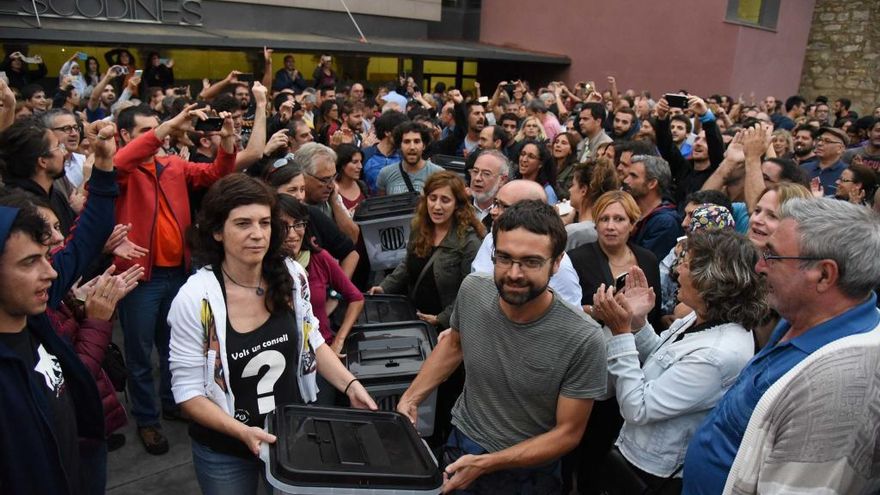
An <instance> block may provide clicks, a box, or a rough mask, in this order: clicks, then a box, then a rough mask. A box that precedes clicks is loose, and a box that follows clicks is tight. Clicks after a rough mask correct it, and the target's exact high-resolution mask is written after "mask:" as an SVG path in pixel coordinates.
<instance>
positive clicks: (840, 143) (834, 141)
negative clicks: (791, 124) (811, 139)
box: [816, 138, 844, 146]
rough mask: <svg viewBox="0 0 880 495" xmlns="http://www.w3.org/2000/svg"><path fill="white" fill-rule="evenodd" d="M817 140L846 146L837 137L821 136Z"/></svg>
mask: <svg viewBox="0 0 880 495" xmlns="http://www.w3.org/2000/svg"><path fill="white" fill-rule="evenodd" d="M816 142H817V143H822V144H839V145H841V146H844V144H843V141H838V140H836V139H827V138H819V139H817V140H816Z"/></svg>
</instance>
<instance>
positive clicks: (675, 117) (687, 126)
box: [669, 115, 694, 132]
mask: <svg viewBox="0 0 880 495" xmlns="http://www.w3.org/2000/svg"><path fill="white" fill-rule="evenodd" d="M675 121H678V122H682V123H684V128H685V130H686V131H687V132H691V130H692V129H693V128H694V125H693V124H691V119H689V118H687V117H685V116H684V115H673V116H672V117H669V127H670V128H671V127H672V123H673V122H675Z"/></svg>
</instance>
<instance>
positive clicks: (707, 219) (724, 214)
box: [688, 203, 736, 233]
mask: <svg viewBox="0 0 880 495" xmlns="http://www.w3.org/2000/svg"><path fill="white" fill-rule="evenodd" d="M735 226H736V221H735V220H734V219H733V215H731V214H730V210H728V209H727V208H725V207H724V206H718V205H716V204H711V203H704V204H701V205H700V206H698V207H697V209H695V210H694V213H693V215H691V224H690V225H689V226H688V233H691V232H696V231H697V230H703V229H708V230H722V229H732V228H734V227H735Z"/></svg>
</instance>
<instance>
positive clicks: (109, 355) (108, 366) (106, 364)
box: [101, 342, 128, 392]
mask: <svg viewBox="0 0 880 495" xmlns="http://www.w3.org/2000/svg"><path fill="white" fill-rule="evenodd" d="M101 368H102V369H103V370H104V372H105V373H107V376H108V377H109V378H110V383H112V384H113V389H114V390H116V391H117V392H124V391H125V386H126V384H127V382H128V368H126V367H125V358H124V357H123V355H122V349H120V348H119V346H118V345H116V344H114V343H113V342H110V344H109V345H108V346H107V352H105V353H104V361H103V362H102V363H101Z"/></svg>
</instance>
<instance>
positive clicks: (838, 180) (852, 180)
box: [837, 179, 855, 182]
mask: <svg viewBox="0 0 880 495" xmlns="http://www.w3.org/2000/svg"><path fill="white" fill-rule="evenodd" d="M837 182H855V180H854V179H837Z"/></svg>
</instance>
